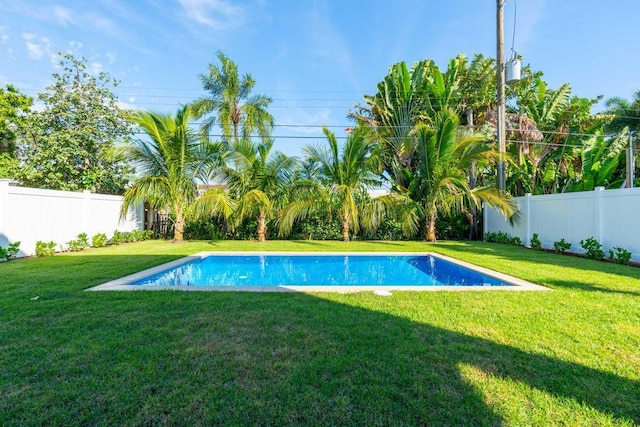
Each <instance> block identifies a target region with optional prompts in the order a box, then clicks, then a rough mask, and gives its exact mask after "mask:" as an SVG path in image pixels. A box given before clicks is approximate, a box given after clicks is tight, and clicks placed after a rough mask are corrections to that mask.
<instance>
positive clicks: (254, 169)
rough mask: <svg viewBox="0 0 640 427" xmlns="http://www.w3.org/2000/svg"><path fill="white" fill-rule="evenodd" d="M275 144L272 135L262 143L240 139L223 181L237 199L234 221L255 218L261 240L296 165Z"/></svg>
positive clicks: (235, 222)
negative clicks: (276, 149) (275, 148)
mask: <svg viewBox="0 0 640 427" xmlns="http://www.w3.org/2000/svg"><path fill="white" fill-rule="evenodd" d="M272 148H273V140H270V139H269V140H266V141H262V142H259V143H254V142H252V141H251V140H249V139H241V140H240V141H239V142H238V143H237V144H234V145H233V147H232V149H231V151H230V152H229V163H231V166H229V165H228V166H226V167H225V168H223V174H224V176H225V177H224V182H225V183H227V184H228V185H229V194H230V195H231V196H232V197H233V199H234V200H235V202H236V206H235V209H234V212H233V216H232V219H233V225H234V226H238V225H240V224H241V223H242V221H243V220H244V219H245V218H249V217H253V218H256V220H257V222H258V226H257V236H258V241H259V242H264V241H265V240H266V235H267V221H268V220H269V219H271V218H273V217H274V216H275V214H276V212H278V210H279V209H280V208H281V207H282V206H283V205H284V204H285V202H286V200H287V193H288V189H289V188H290V185H291V176H292V174H293V171H294V170H295V169H296V166H297V160H296V159H295V158H293V157H288V156H286V155H285V154H283V153H281V152H278V151H274V152H272V151H271V150H272Z"/></svg>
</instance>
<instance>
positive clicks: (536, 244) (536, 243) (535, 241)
mask: <svg viewBox="0 0 640 427" xmlns="http://www.w3.org/2000/svg"><path fill="white" fill-rule="evenodd" d="M530 244H531V249H536V250H540V249H542V242H541V241H540V237H539V236H538V233H533V237H532V238H531V242H530Z"/></svg>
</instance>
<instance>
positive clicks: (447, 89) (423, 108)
mask: <svg viewBox="0 0 640 427" xmlns="http://www.w3.org/2000/svg"><path fill="white" fill-rule="evenodd" d="M466 67H467V63H466V57H465V56H464V55H460V56H458V57H456V58H454V59H452V60H451V61H450V62H449V65H448V68H447V70H446V72H442V71H441V70H440V69H439V68H438V66H437V65H436V64H435V62H433V61H432V60H430V59H425V60H423V61H419V62H416V63H415V64H414V65H413V66H412V68H411V69H409V68H408V67H407V64H406V63H405V62H400V63H397V64H395V65H392V66H391V67H390V68H389V72H388V74H387V75H386V76H385V77H384V79H383V80H382V82H380V83H378V86H377V88H378V91H377V93H376V94H375V95H365V97H364V98H365V103H366V105H364V106H362V105H356V110H355V111H353V112H351V113H350V116H351V117H352V118H354V119H355V120H356V121H357V122H358V123H360V124H362V125H368V126H370V127H371V128H373V129H374V130H375V132H376V136H377V139H378V141H379V143H380V144H381V145H382V150H381V153H380V158H381V160H382V163H383V167H384V170H385V172H386V173H387V174H389V176H390V177H391V179H392V180H394V181H395V182H398V183H399V184H400V185H406V184H407V182H406V174H405V171H410V170H412V169H413V168H414V167H415V165H414V154H415V153H414V151H413V149H414V144H413V142H412V141H413V135H412V133H413V131H414V129H415V126H416V125H418V124H419V123H429V122H430V121H431V120H432V119H433V118H434V117H435V115H436V113H437V112H438V111H440V110H442V109H443V108H451V109H456V108H457V109H458V110H457V112H458V113H460V111H459V109H460V106H461V103H460V84H461V77H462V72H463V71H464V70H465V69H466Z"/></svg>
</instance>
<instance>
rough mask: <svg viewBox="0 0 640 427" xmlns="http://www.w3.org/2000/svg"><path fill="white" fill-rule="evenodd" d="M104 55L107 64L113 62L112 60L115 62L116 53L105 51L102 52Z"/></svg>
mask: <svg viewBox="0 0 640 427" xmlns="http://www.w3.org/2000/svg"><path fill="white" fill-rule="evenodd" d="M104 56H106V57H107V60H108V61H109V64H113V63H114V62H116V57H117V56H118V54H117V53H111V52H107V53H105V54H104Z"/></svg>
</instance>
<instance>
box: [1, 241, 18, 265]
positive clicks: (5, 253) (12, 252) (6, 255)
mask: <svg viewBox="0 0 640 427" xmlns="http://www.w3.org/2000/svg"><path fill="white" fill-rule="evenodd" d="M18 252H20V242H14V243H9V247H7V248H6V249H5V248H2V247H0V261H10V260H12V259H14V258H15V257H16V256H17V255H18Z"/></svg>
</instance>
